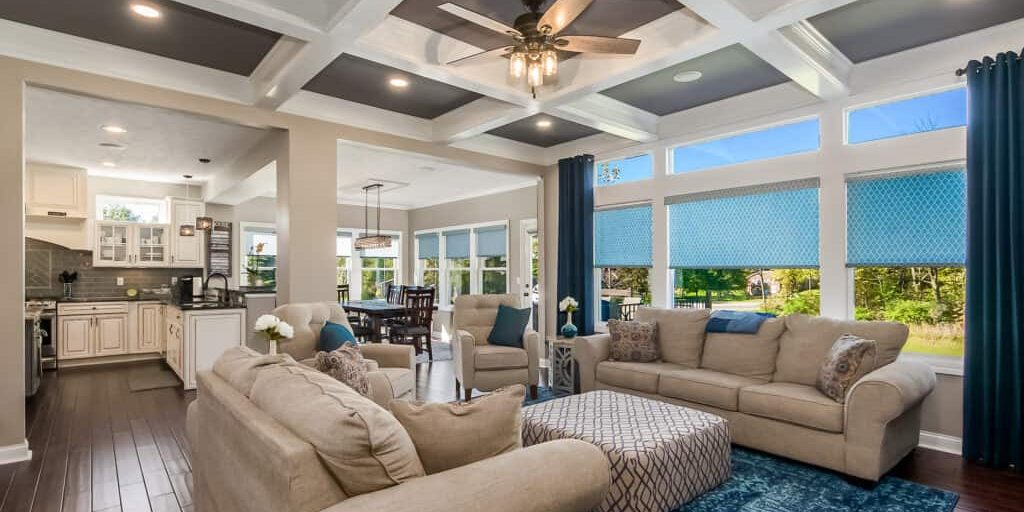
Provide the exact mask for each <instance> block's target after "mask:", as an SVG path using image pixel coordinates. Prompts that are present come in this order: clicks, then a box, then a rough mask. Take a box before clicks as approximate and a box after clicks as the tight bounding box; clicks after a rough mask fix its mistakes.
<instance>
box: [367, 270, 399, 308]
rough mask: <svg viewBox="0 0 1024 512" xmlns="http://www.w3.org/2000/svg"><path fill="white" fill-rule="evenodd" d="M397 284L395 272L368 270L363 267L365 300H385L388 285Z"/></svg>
mask: <svg viewBox="0 0 1024 512" xmlns="http://www.w3.org/2000/svg"><path fill="white" fill-rule="evenodd" d="M393 282H395V271H394V270H368V269H367V268H366V267H363V289H362V295H361V297H362V298H363V300H370V299H384V298H385V294H386V293H387V290H386V288H387V286H386V285H387V284H388V283H393Z"/></svg>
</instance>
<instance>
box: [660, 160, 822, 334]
mask: <svg viewBox="0 0 1024 512" xmlns="http://www.w3.org/2000/svg"><path fill="white" fill-rule="evenodd" d="M668 203H669V206H668V215H669V266H670V267H671V268H672V269H673V291H674V296H675V297H674V300H675V306H676V307H689V308H717V309H735V310H750V311H771V312H776V313H807V314H818V311H819V307H820V302H821V295H820V292H819V290H818V281H819V277H818V235H819V234H818V211H819V205H818V183H817V180H803V181H797V182H788V183H777V184H771V185H765V186H758V187H750V188H743V189H732V190H722V191H716V192H713V193H702V194H692V195H688V196H681V197H677V198H672V199H670V200H669V201H668Z"/></svg>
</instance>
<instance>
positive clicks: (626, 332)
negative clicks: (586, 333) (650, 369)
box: [608, 320, 661, 363]
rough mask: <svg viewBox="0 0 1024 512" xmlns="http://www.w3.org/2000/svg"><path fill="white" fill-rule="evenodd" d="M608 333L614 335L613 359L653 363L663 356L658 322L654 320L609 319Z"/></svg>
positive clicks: (611, 351) (612, 345) (611, 349)
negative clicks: (659, 348)
mask: <svg viewBox="0 0 1024 512" xmlns="http://www.w3.org/2000/svg"><path fill="white" fill-rule="evenodd" d="M608 334H611V335H612V343H611V347H610V357H611V359H612V360H613V361H630V362H634V363H651V362H654V361H657V360H658V359H660V358H661V352H660V351H659V350H658V338H657V336H658V324H656V323H654V322H637V321H630V322H624V321H622V320H608Z"/></svg>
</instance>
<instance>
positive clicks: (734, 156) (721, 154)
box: [672, 118, 821, 174]
mask: <svg viewBox="0 0 1024 512" xmlns="http://www.w3.org/2000/svg"><path fill="white" fill-rule="evenodd" d="M820 132H821V127H820V123H819V121H818V118H814V119H808V120H806V121H798V122H795V123H788V124H783V125H779V126H772V127H769V128H761V129H756V130H752V131H748V132H745V133H740V134H737V135H728V136H725V137H719V138H716V139H712V140H708V141H704V142H696V143H694V144H688V145H685V146H679V147H677V148H675V149H673V150H672V172H673V173H676V174H680V173H686V172H693V171H699V170H703V169H712V168H715V167H722V166H726V165H733V164H739V163H744V162H752V161H755V160H764V159H767V158H775V157H780V156H786V155H794V154H797V153H807V152H811V151H817V150H818V149H819V148H821V136H820Z"/></svg>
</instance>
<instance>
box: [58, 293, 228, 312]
mask: <svg viewBox="0 0 1024 512" xmlns="http://www.w3.org/2000/svg"><path fill="white" fill-rule="evenodd" d="M57 302H58V303H59V304H88V303H94V302H140V303H141V302H159V303H161V304H164V305H166V306H174V307H176V308H179V309H181V310H182V311H211V310H218V309H220V310H223V309H245V306H242V305H238V304H231V303H227V304H224V303H216V302H213V301H208V302H199V303H198V304H197V303H178V302H176V301H175V300H173V299H172V298H171V297H166V296H138V297H72V298H70V299H66V298H62V299H57Z"/></svg>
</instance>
